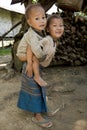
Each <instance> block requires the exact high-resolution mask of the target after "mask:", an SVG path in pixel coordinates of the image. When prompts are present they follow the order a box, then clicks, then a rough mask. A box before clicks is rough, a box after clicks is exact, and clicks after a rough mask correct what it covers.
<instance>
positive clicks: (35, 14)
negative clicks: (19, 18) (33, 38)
mask: <svg viewBox="0 0 87 130" xmlns="http://www.w3.org/2000/svg"><path fill="white" fill-rule="evenodd" d="M27 22H28V24H29V25H30V26H31V27H33V28H35V29H36V30H37V31H42V30H44V29H45V27H46V16H45V11H44V9H42V8H41V7H38V8H36V9H35V10H34V9H32V10H31V12H30V14H29V18H28V20H27Z"/></svg>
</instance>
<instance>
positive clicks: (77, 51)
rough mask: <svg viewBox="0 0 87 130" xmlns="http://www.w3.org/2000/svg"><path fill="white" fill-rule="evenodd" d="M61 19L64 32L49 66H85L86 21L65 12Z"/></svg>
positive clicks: (86, 59)
mask: <svg viewBox="0 0 87 130" xmlns="http://www.w3.org/2000/svg"><path fill="white" fill-rule="evenodd" d="M67 14H68V15H67ZM63 19H64V25H65V31H64V34H63V36H62V37H61V38H60V41H59V43H60V44H59V46H58V47H57V51H56V54H55V57H54V59H53V61H52V64H51V65H72V66H77V65H85V64H87V19H84V18H83V17H75V16H74V15H73V14H72V12H70V13H69V12H68V13H67V12H65V13H64V14H63Z"/></svg>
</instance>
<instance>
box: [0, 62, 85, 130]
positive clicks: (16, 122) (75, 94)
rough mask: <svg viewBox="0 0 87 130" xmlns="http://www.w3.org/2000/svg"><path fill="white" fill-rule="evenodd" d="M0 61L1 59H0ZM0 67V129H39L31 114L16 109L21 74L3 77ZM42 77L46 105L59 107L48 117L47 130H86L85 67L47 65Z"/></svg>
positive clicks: (52, 107) (3, 72)
mask: <svg viewBox="0 0 87 130" xmlns="http://www.w3.org/2000/svg"><path fill="white" fill-rule="evenodd" d="M0 63H1V62H0ZM5 73H6V71H5V70H2V69H1V70H0V130H43V128H41V127H39V126H37V125H36V124H34V123H33V122H32V121H31V118H32V116H33V114H32V113H30V112H26V111H22V110H20V109H19V108H17V106H16V104H17V100H18V94H19V91H20V83H21V82H20V80H21V74H18V73H17V74H16V76H15V77H13V78H12V79H10V80H3V79H2V76H3V74H5ZM43 78H44V79H45V80H46V81H47V82H48V83H49V84H50V87H49V88H47V95H48V106H49V107H50V108H51V109H55V108H56V107H60V110H59V112H57V114H56V115H55V116H54V117H51V120H52V121H53V124H54V125H53V126H52V127H51V128H49V129H50V130H87V66H79V67H64V66H62V67H49V68H46V69H45V70H44V73H43Z"/></svg>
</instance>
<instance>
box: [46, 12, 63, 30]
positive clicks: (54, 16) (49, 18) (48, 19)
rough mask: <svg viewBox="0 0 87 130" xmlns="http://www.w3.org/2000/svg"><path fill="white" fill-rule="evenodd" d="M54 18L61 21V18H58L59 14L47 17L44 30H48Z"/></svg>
mask: <svg viewBox="0 0 87 130" xmlns="http://www.w3.org/2000/svg"><path fill="white" fill-rule="evenodd" d="M55 18H57V19H62V17H61V16H60V14H52V15H50V16H48V18H47V25H46V28H49V25H50V23H51V21H52V20H53V19H55Z"/></svg>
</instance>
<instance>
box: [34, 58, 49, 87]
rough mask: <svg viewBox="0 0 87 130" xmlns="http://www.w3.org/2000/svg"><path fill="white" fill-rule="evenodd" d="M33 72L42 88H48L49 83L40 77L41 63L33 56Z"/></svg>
mask: <svg viewBox="0 0 87 130" xmlns="http://www.w3.org/2000/svg"><path fill="white" fill-rule="evenodd" d="M33 72H34V80H35V81H36V82H37V83H38V84H39V85H40V86H47V83H46V82H45V81H44V80H43V79H42V78H41V76H40V72H39V61H38V59H37V58H36V57H35V56H33Z"/></svg>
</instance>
